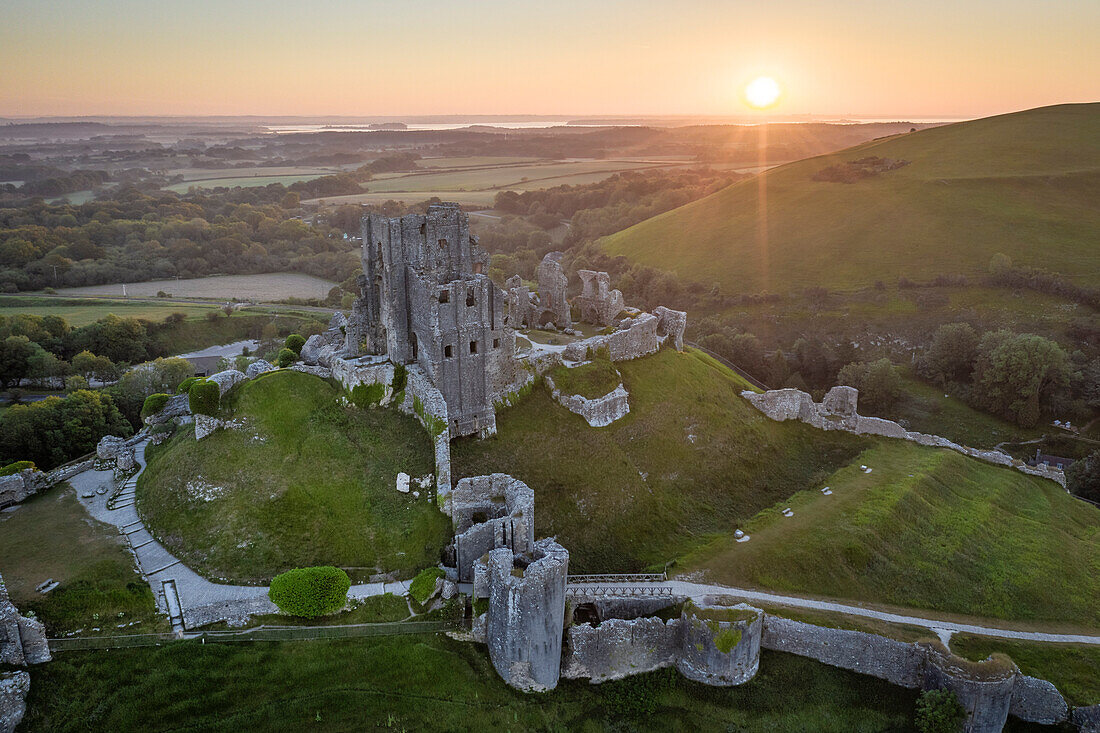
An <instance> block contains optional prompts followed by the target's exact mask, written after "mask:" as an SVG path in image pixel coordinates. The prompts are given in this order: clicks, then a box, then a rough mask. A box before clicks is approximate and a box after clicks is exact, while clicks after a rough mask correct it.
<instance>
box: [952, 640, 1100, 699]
mask: <svg viewBox="0 0 1100 733" xmlns="http://www.w3.org/2000/svg"><path fill="white" fill-rule="evenodd" d="M951 651H953V652H955V653H956V654H958V655H960V656H962V657H965V658H966V659H973V660H975V661H978V660H982V659H985V658H986V657H988V656H989V655H990V654H993V653H994V652H1001V653H1003V654H1007V655H1008V656H1009V657H1011V658H1012V661H1013V662H1015V663H1016V666H1017V667H1019V668H1020V671H1021V672H1023V673H1024V674H1027V675H1031V676H1032V677H1038V678H1040V679H1044V680H1047V681H1049V682H1053V683H1054V686H1055V687H1057V688H1058V691H1059V692H1061V693H1062V696H1063V697H1065V698H1066V700H1067V701H1068V702H1069V704H1070V705H1096V704H1100V648H1097V647H1094V646H1079V645H1075V644H1034V643H1028V642H1022V641H1009V640H1007V639H990V638H989V637H985V636H973V635H970V634H955V635H954V636H952V637H951Z"/></svg>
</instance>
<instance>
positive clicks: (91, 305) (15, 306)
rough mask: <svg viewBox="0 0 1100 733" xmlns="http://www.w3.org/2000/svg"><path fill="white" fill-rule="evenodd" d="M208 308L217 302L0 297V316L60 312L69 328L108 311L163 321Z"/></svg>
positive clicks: (193, 315) (197, 315)
mask: <svg viewBox="0 0 1100 733" xmlns="http://www.w3.org/2000/svg"><path fill="white" fill-rule="evenodd" d="M111 287H115V286H111ZM212 310H217V306H214V305H191V304H183V303H150V302H138V303H134V302H127V301H125V300H91V299H84V298H48V297H34V296H18V297H10V298H0V316H7V317H8V318H11V317H13V316H17V315H22V314H27V315H32V316H61V317H62V318H64V319H65V320H66V321H68V322H69V325H70V326H72V327H73V328H79V327H80V326H87V325H88V324H89V323H94V322H95V321H98V320H99V319H100V318H103V317H104V316H106V315H108V314H110V313H114V314H115V315H116V316H120V317H122V318H144V319H146V320H149V321H163V320H164V318H165V316H167V315H169V314H170V313H184V314H186V315H187V316H188V317H189V318H201V317H203V316H205V315H206V314H207V313H209V312H210V311H212Z"/></svg>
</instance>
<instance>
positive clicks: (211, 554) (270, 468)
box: [137, 371, 450, 582]
mask: <svg viewBox="0 0 1100 733" xmlns="http://www.w3.org/2000/svg"><path fill="white" fill-rule="evenodd" d="M233 395H234V396H235V399H231V398H230V396H229V395H227V398H226V399H227V400H228V401H230V402H235V407H233V408H232V409H231V412H232V415H233V417H234V419H237V420H241V421H243V423H244V428H243V429H240V430H221V431H218V432H216V433H214V434H213V435H211V436H210V437H208V438H206V439H205V440H203V441H202V442H199V443H196V442H195V438H194V434H193V431H191V430H189V429H186V428H184V429H182V430H181V431H179V433H178V434H177V435H176V436H174V437H173V438H172V439H171V440H170V441H169V442H167V443H165V444H164V445H163V446H159V447H157V448H154V449H153V450H152V451H151V452H150V455H149V466H148V468H147V469H146V470H145V472H144V473H143V474H142V475H141V478H140V479H139V481H138V492H137V497H138V499H137V506H138V510H139V511H140V512H141V515H142V517H143V518H144V519H145V522H146V525H147V526H148V527H149V529H150V530H151V531H152V532H153V534H154V535H155V536H156V537H157V538H158V539H159V540H160V541H161V542H162V543H163V544H164V545H165V546H166V547H167V548H168V550H169V551H170V552H172V553H174V554H175V555H176V556H177V557H179V558H181V559H182V560H183V561H184V562H185V563H186V564H187V565H188V566H189V567H191V568H193V569H195V570H197V571H199V572H200V573H202V574H204V575H206V576H207V577H209V578H211V579H213V580H225V581H233V582H266V581H268V580H270V578H271V577H272V576H274V575H276V574H278V573H280V572H283V571H284V570H288V569H290V568H294V567H304V566H310V565H336V566H339V567H344V568H348V569H349V573H350V574H351V575H352V576H353V579H355V580H358V579H365V578H366V577H367V576H370V575H372V574H374V573H381V572H390V571H399V572H402V573H406V574H408V573H411V572H413V571H415V570H417V569H419V568H423V567H425V566H427V565H434V564H435V563H437V562H438V561H439V552H440V549H441V548H442V547H443V545H444V544H446V542H447V540H448V539H449V530H450V522H449V520H448V519H447V517H445V516H444V515H443V514H441V513H440V512H439V511H438V509H436V507H435V505H434V503H432V502H431V501H430V500H428V499H426V498H421V499H419V500H418V499H414V498H413V497H412V495H411V494H400V493H398V492H397V491H396V489H395V488H394V487H395V485H396V479H397V474H398V473H399V472H401V471H404V472H406V473H408V474H410V475H412V476H423V475H425V474H430V473H432V472H433V470H434V464H433V453H432V448H431V441H430V440H429V438H428V435H427V433H426V432H425V431H424V429H423V428H422V427H421V426H420V425H419V423H417V422H416V419H415V418H412V417H409V416H407V415H402V414H401V413H398V412H396V411H394V410H381V409H376V410H360V409H358V408H345V407H341V406H339V405H338V404H337V402H336V400H337V398H338V397H339V392H338V390H337V389H336V388H335V387H333V386H331V385H330V384H329V383H328V382H326V381H324V380H322V379H319V378H318V377H314V376H310V375H307V374H302V373H299V372H289V371H282V372H272V373H270V374H267V375H264V376H261V377H259V378H257V379H254V380H251V381H249V382H246V383H245V384H244V385H242V386H241V387H240V388H239V389H238V390H237V391H236V392H235V393H233ZM200 480H201V481H203V482H205V483H206V485H209V486H213V487H218V489H219V490H218V491H214V492H213V493H214V494H215V496H214V497H213V498H211V499H209V500H204V499H203V498H197V497H196V492H189V491H188V489H187V484H188V482H197V481H200Z"/></svg>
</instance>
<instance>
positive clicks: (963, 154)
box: [601, 103, 1100, 292]
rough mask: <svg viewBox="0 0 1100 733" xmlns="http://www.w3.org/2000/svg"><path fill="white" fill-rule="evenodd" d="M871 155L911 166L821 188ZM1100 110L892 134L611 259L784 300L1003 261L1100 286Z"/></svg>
mask: <svg viewBox="0 0 1100 733" xmlns="http://www.w3.org/2000/svg"><path fill="white" fill-rule="evenodd" d="M870 156H877V157H880V158H889V159H895V160H904V161H908V165H904V166H903V167H900V168H896V169H893V170H888V171H885V172H880V173H878V174H876V175H873V176H870V177H867V178H863V179H862V180H858V181H857V182H855V183H833V182H824V181H815V180H813V177H814V176H815V175H816V174H818V173H819V172H820V171H822V170H823V169H826V168H829V167H831V166H836V165H843V164H845V163H848V162H851V161H856V160H860V159H863V158H866V157H870ZM1097 201H1100V103H1097V104H1074V105H1060V106H1056V107H1044V108H1041V109H1034V110H1029V111H1026V112H1018V113H1014V114H1008V115H1001V116H997V117H989V118H985V119H981V120H974V121H971V122H961V123H957V124H954V125H946V126H942V127H936V128H930V129H926V130H921V131H919V132H915V133H909V134H905V135H899V136H894V137H890V138H886V139H882V140H878V141H872V142H869V143H865V144H863V145H859V146H856V147H854V148H849V149H848V150H845V151H842V152H839V153H835V154H832V155H826V156H820V157H817V158H810V159H807V160H802V161H799V162H796V163H792V164H789V165H785V166H781V167H779V168H775V169H773V170H771V171H769V172H768V173H765V174H763V175H761V176H758V177H756V178H752V179H748V180H745V181H741V182H738V183H735V184H734V185H732V186H730V187H728V188H726V189H723V190H722V191H719V192H718V193H715V194H713V195H711V196H709V197H707V198H704V199H701V200H699V201H695V202H693V203H691V204H688V205H686V206H683V207H680V208H678V209H674V210H672V211H670V212H668V213H665V214H662V215H660V216H657V217H654V218H652V219H649V220H647V221H644V222H642V223H640V224H638V225H636V226H633V227H631V228H629V229H626V230H624V231H621V232H618V233H616V234H614V235H611V236H609V237H606V238H604V239H603V240H601V244H602V246H603V248H604V249H605V250H606V251H607V252H608V253H610V254H614V255H619V254H622V255H627V256H628V257H630V258H631V259H632V260H634V261H636V262H640V263H643V264H646V265H651V266H653V267H657V268H661V269H666V270H672V271H674V272H676V273H677V274H679V275H680V276H681V277H683V278H684V279H686V280H688V281H698V282H714V281H718V282H719V283H721V285H722V287H723V288H724V289H725V290H726V291H727V292H759V291H764V290H768V291H771V292H785V291H787V290H789V289H800V288H804V287H809V286H816V285H822V286H826V287H830V288H845V287H851V286H864V285H870V284H871V283H873V282H875V281H876V280H882V281H885V282H890V281H895V280H897V278H899V277H901V276H905V277H908V278H910V279H928V278H932V277H935V276H936V275H939V274H957V273H962V274H968V275H977V274H980V273H983V272H985V271H986V268H987V266H988V263H989V259H990V257H992V255H994V254H995V253H997V252H1003V253H1004V254H1007V255H1008V256H1009V257H1011V258H1012V260H1013V262H1014V263H1015V264H1017V265H1027V266H1035V267H1042V268H1044V269H1047V270H1051V271H1054V272H1059V273H1063V274H1066V275H1069V276H1072V277H1073V278H1074V279H1075V280H1076V281H1077V282H1078V283H1080V284H1085V285H1093V284H1096V283H1097V282H1098V281H1100V247H1098V246H1097V232H1098V231H1100V206H1097V205H1096V202H1097Z"/></svg>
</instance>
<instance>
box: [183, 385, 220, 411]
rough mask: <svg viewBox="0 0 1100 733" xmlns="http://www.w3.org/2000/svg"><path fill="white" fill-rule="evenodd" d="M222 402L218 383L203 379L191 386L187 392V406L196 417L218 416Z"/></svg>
mask: <svg viewBox="0 0 1100 733" xmlns="http://www.w3.org/2000/svg"><path fill="white" fill-rule="evenodd" d="M219 402H221V388H220V387H219V386H218V383H217V382H211V381H210V380H208V379H202V380H199V381H197V382H195V383H194V384H192V385H191V388H190V389H189V390H188V391H187V404H189V405H190V406H191V412H192V413H193V414H195V415H211V416H213V415H216V414H217V412H218V403H219Z"/></svg>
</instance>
